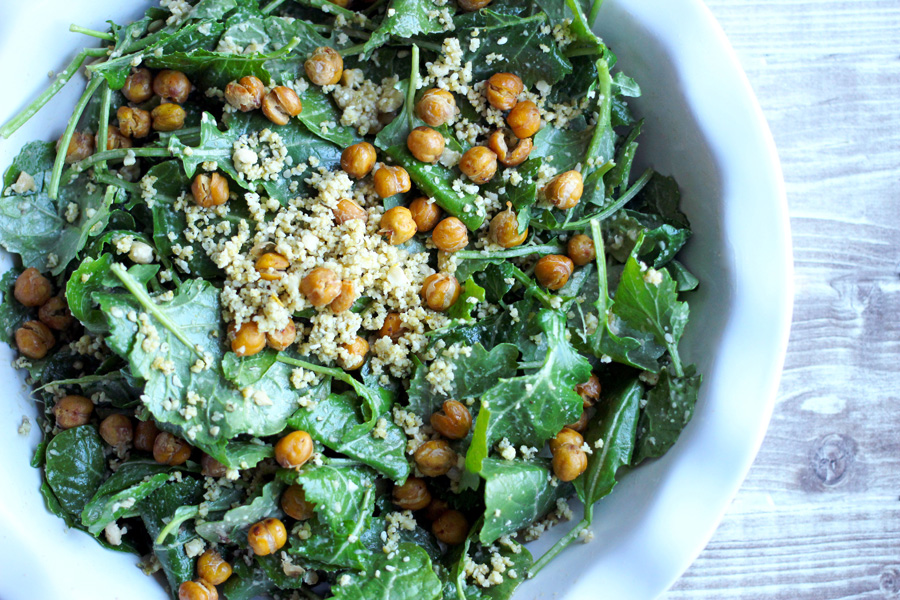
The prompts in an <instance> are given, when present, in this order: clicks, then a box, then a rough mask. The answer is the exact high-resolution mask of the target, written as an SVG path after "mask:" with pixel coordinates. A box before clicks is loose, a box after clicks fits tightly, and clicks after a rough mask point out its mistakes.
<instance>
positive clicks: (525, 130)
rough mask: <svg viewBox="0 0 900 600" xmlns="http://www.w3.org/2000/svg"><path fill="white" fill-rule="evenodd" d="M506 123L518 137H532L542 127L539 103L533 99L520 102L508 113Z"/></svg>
mask: <svg viewBox="0 0 900 600" xmlns="http://www.w3.org/2000/svg"><path fill="white" fill-rule="evenodd" d="M506 124H507V125H509V128H510V129H512V132H513V134H514V135H515V136H516V137H517V138H519V139H522V138H530V137H531V136H533V135H534V134H536V133H537V132H538V131H540V129H541V113H540V111H539V110H538V107H537V104H535V103H534V102H532V101H531V100H525V101H524V102H519V103H518V104H516V105H515V106H514V107H513V109H512V110H511V111H509V114H508V115H506Z"/></svg>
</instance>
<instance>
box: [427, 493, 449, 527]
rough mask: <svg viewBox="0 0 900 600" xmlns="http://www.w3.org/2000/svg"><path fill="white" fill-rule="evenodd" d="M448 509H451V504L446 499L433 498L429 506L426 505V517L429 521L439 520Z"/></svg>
mask: <svg viewBox="0 0 900 600" xmlns="http://www.w3.org/2000/svg"><path fill="white" fill-rule="evenodd" d="M448 510H450V505H449V504H447V501H446V500H441V499H440V498H432V499H431V502H430V503H429V504H428V506H426V507H425V513H424V517H425V518H426V519H428V520H429V521H437V520H438V518H439V517H440V516H441V515H442V514H444V513H445V512H447V511H448Z"/></svg>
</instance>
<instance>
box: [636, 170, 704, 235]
mask: <svg viewBox="0 0 900 600" xmlns="http://www.w3.org/2000/svg"><path fill="white" fill-rule="evenodd" d="M680 203H681V192H680V191H679V190H678V183H677V182H676V181H675V180H674V179H673V178H672V177H664V176H662V175H658V174H657V175H654V176H653V178H652V179H651V180H650V182H649V183H648V184H647V185H646V187H644V189H643V190H642V191H641V193H640V194H638V197H637V198H636V199H635V201H634V205H633V206H634V210H636V211H639V212H643V213H649V214H655V215H658V216H660V217H661V218H662V219H663V221H665V222H666V223H669V224H670V225H673V226H675V227H678V228H682V229H686V228H689V227H690V223H689V222H688V220H687V217H686V216H685V215H684V213H683V212H681V209H680V208H679V207H678V206H679V204H680Z"/></svg>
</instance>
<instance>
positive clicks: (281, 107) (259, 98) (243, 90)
mask: <svg viewBox="0 0 900 600" xmlns="http://www.w3.org/2000/svg"><path fill="white" fill-rule="evenodd" d="M225 101H226V102H228V104H229V105H230V106H231V107H232V108H234V109H236V110H239V111H241V112H250V111H253V110H257V109H261V110H262V113H263V115H265V117H266V118H267V119H269V120H270V121H271V122H272V123H274V124H275V125H287V124H288V123H289V122H290V121H291V119H292V118H294V117H296V116H297V115H299V114H300V113H301V112H302V111H303V102H301V101H300V97H299V96H297V92H295V91H294V90H292V89H291V88H289V87H287V86H283V85H276V86H275V87H273V88H272V89H270V90H266V86H265V85H263V82H262V81H260V79H259V78H258V77H254V76H253V75H247V76H245V77H241V78H240V79H238V80H236V81H230V82H229V83H228V85H226V86H225Z"/></svg>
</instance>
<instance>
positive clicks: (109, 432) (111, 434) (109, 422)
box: [100, 413, 134, 448]
mask: <svg viewBox="0 0 900 600" xmlns="http://www.w3.org/2000/svg"><path fill="white" fill-rule="evenodd" d="M100 437H102V438H103V441H104V442H106V443H107V444H109V445H110V446H112V447H113V448H124V447H125V446H127V445H128V444H130V443H131V440H132V439H133V438H134V427H133V426H132V425H131V419H129V418H128V417H127V416H125V415H123V414H119V413H116V414H114V415H109V416H108V417H106V418H105V419H103V420H102V421H100Z"/></svg>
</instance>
